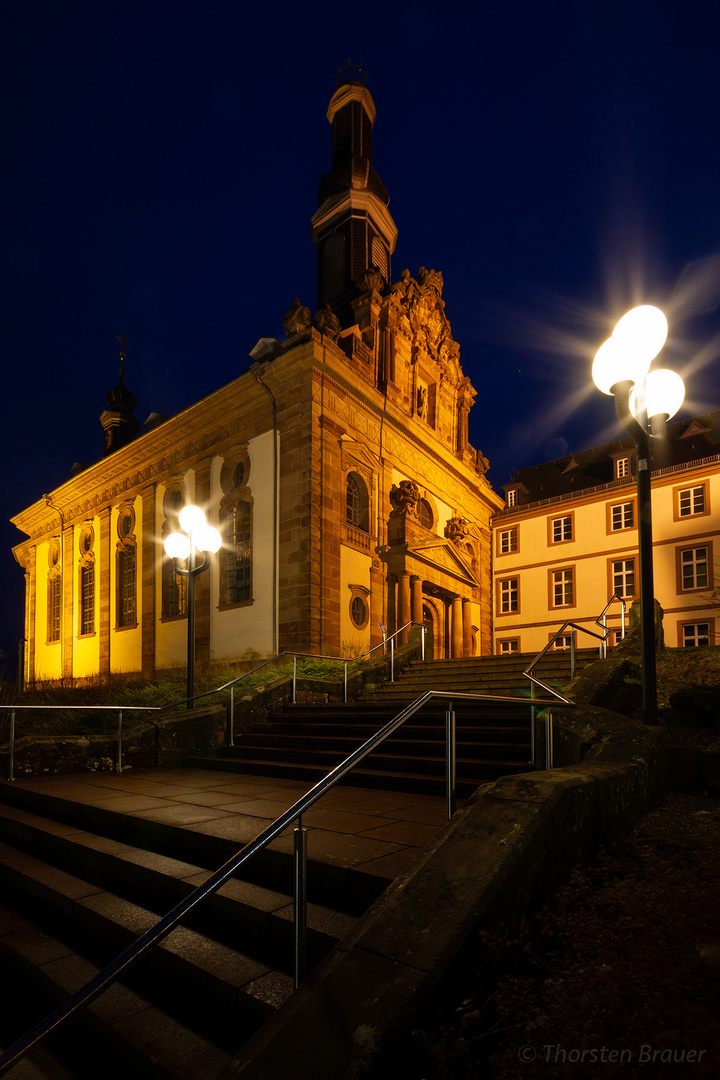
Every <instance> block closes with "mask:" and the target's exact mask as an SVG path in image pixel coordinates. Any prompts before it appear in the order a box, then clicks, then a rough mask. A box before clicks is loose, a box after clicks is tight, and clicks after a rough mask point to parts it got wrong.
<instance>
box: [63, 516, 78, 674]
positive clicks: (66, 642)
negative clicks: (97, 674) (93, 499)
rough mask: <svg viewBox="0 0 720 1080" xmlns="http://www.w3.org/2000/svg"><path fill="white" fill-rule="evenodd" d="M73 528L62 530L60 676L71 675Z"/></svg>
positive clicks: (73, 626)
mask: <svg viewBox="0 0 720 1080" xmlns="http://www.w3.org/2000/svg"><path fill="white" fill-rule="evenodd" d="M76 563H77V556H76V554H75V529H74V527H73V526H72V525H65V526H64V527H63V531H62V579H63V625H62V668H63V670H62V677H63V679H67V680H69V681H70V685H72V682H71V680H72V677H73V642H74V638H75V603H74V600H75V581H76V578H75V573H76Z"/></svg>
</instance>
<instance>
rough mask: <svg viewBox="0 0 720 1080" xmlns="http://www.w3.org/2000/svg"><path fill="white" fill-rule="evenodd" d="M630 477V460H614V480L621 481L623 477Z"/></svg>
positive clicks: (623, 458) (622, 458)
mask: <svg viewBox="0 0 720 1080" xmlns="http://www.w3.org/2000/svg"><path fill="white" fill-rule="evenodd" d="M629 475H630V458H629V457H621V458H616V459H615V479H616V480H621V479H622V478H623V477H624V476H629Z"/></svg>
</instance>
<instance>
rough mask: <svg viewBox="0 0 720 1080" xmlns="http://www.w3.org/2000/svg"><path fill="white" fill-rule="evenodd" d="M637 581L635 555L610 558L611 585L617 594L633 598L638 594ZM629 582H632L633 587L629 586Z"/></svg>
mask: <svg viewBox="0 0 720 1080" xmlns="http://www.w3.org/2000/svg"><path fill="white" fill-rule="evenodd" d="M618 568H619V569H618ZM636 581H637V579H636V576H635V559H634V557H631V558H629V559H628V558H624V559H611V560H610V585H611V587H612V591H613V594H614V595H615V596H622V598H623V600H630V599H632V598H633V597H634V596H635V595H636V592H635V586H636ZM629 582H632V588H629V587H628V584H629Z"/></svg>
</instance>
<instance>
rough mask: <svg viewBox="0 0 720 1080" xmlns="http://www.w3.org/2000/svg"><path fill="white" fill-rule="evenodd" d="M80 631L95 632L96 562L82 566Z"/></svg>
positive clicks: (83, 632) (85, 632)
mask: <svg viewBox="0 0 720 1080" xmlns="http://www.w3.org/2000/svg"><path fill="white" fill-rule="evenodd" d="M80 633H81V634H94V633H95V563H92V562H90V563H85V564H84V565H83V566H81V567H80Z"/></svg>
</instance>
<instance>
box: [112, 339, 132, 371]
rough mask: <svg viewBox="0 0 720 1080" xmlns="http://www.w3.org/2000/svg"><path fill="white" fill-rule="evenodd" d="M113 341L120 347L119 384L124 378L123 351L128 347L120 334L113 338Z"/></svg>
mask: <svg viewBox="0 0 720 1080" xmlns="http://www.w3.org/2000/svg"><path fill="white" fill-rule="evenodd" d="M115 340H116V341H117V343H118V345H119V346H120V382H122V381H123V379H124V378H125V350H126V349H129V348H130V346H129V345H128V343H127V341H126V340H125V338H124V337H123V336H122V334H117V335H116V336H115Z"/></svg>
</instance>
